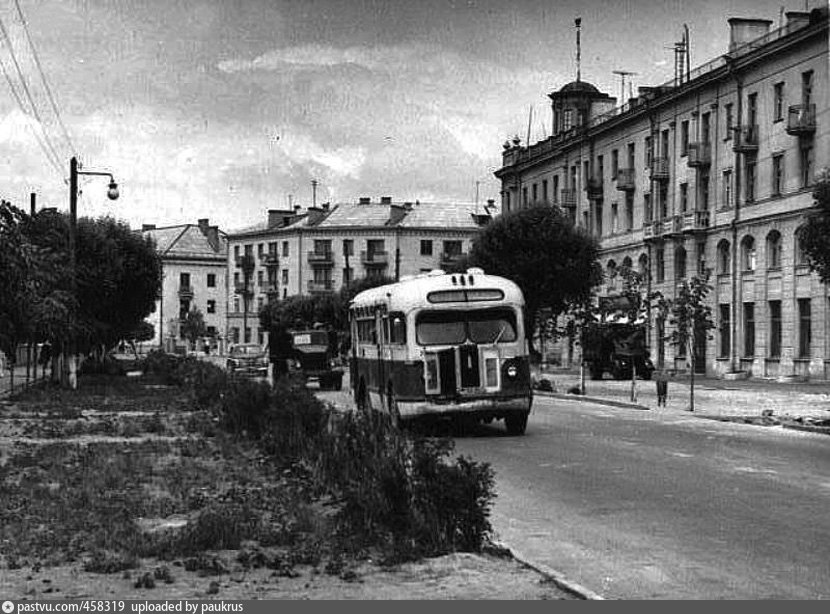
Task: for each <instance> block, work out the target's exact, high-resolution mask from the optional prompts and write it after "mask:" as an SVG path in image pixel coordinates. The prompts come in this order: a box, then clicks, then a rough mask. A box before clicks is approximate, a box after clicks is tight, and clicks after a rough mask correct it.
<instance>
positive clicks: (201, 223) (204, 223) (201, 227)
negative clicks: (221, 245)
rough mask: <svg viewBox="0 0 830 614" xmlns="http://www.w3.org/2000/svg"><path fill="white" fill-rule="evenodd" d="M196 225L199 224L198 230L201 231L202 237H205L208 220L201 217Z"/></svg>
mask: <svg viewBox="0 0 830 614" xmlns="http://www.w3.org/2000/svg"><path fill="white" fill-rule="evenodd" d="M198 224H199V230H201V231H202V234H203V235H205V236H207V230H208V228H209V227H210V219H208V218H206V217H203V218H202V219H200V220H199V221H198Z"/></svg>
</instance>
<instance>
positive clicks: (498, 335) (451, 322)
mask: <svg viewBox="0 0 830 614" xmlns="http://www.w3.org/2000/svg"><path fill="white" fill-rule="evenodd" d="M415 329H416V332H417V337H418V343H419V344H421V345H458V344H460V343H464V342H465V341H470V342H471V343H485V344H486V343H495V342H497V341H499V342H501V341H505V342H510V341H515V340H516V314H515V312H514V311H513V310H512V309H509V308H497V309H478V310H470V311H438V310H431V311H422V312H421V313H420V314H419V315H418V319H417V323H416V326H415Z"/></svg>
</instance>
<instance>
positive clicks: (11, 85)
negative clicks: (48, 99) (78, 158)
mask: <svg viewBox="0 0 830 614" xmlns="http://www.w3.org/2000/svg"><path fill="white" fill-rule="evenodd" d="M0 69H2V71H3V76H4V77H5V78H6V82H7V83H8V84H9V90H10V91H11V93H12V96H13V97H14V99H15V101H16V102H17V106H19V107H20V110H21V111H23V114H24V115H28V113H27V112H26V108H25V105H24V104H23V99H21V98H20V93H19V92H18V91H17V87H16V86H15V84H14V80H13V79H12V77H11V75H10V74H9V71H8V70H6V64H5V62H3V60H2V58H0ZM32 134H34V135H35V140H37V143H38V145H40V148H41V149H42V150H43V153H44V154H45V155H46V159H47V160H48V161H49V162H50V163H51V164H52V167H53V168H54V169H55V170H56V171H57V172H58V174H59V175H60V176H61V177H63V170H62V169H61V166H60V162H59V159H58V158H57V157H56V156H55V155H54V152H52V151H50V150H49V148H48V147H47V146H46V143H45V142H44V141H43V137H41V135H40V134H38V132H37V130H32Z"/></svg>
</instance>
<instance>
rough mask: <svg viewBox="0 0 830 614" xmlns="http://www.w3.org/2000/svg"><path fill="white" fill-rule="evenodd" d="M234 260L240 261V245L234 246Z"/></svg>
mask: <svg viewBox="0 0 830 614" xmlns="http://www.w3.org/2000/svg"><path fill="white" fill-rule="evenodd" d="M233 260H234V262H236V261H237V260H239V246H238V245H234V246H233Z"/></svg>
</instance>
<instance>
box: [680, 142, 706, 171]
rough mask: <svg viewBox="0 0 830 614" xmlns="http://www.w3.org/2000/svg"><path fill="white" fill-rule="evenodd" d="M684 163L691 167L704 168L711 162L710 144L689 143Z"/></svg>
mask: <svg viewBox="0 0 830 614" xmlns="http://www.w3.org/2000/svg"><path fill="white" fill-rule="evenodd" d="M686 164H688V165H689V166H690V167H691V168H705V167H707V166H709V165H711V164H712V145H711V144H709V143H689V152H688V155H687V157H686Z"/></svg>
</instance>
